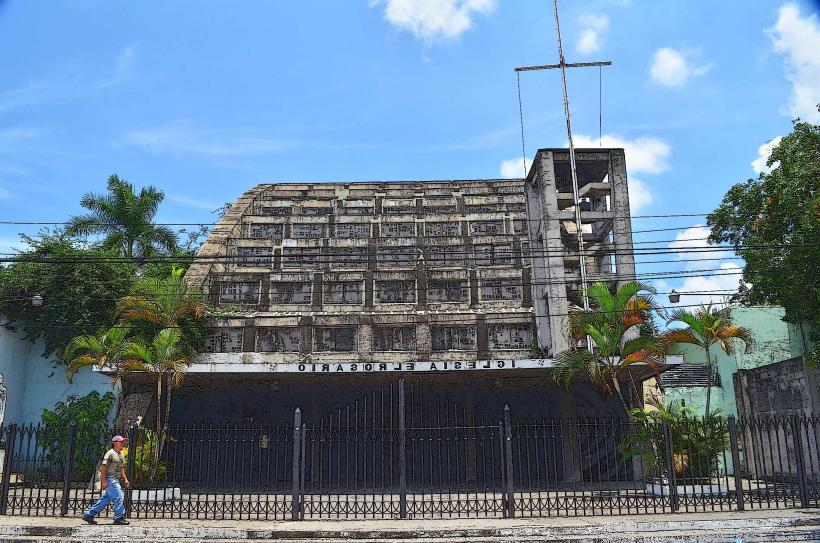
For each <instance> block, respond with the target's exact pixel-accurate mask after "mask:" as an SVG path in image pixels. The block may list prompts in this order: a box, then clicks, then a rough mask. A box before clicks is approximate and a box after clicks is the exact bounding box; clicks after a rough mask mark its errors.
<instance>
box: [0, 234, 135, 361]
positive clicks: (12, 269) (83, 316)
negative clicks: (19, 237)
mask: <svg viewBox="0 0 820 543" xmlns="http://www.w3.org/2000/svg"><path fill="white" fill-rule="evenodd" d="M23 239H24V240H25V241H26V242H27V243H28V244H29V246H30V247H31V248H30V249H29V250H28V251H26V252H23V253H21V254H20V255H19V256H18V257H17V261H16V262H14V263H12V264H11V265H9V266H7V267H2V268H0V314H2V316H3V319H4V321H5V322H4V325H5V327H6V328H7V329H10V330H15V329H19V330H21V331H22V332H23V334H24V339H26V340H29V341H32V342H33V341H36V340H37V339H40V338H42V339H43V340H44V342H45V348H44V352H43V356H48V355H50V354H51V353H53V352H55V351H58V352H62V351H63V349H64V348H65V346H66V345H67V344H68V342H69V341H70V340H71V338H73V337H74V336H77V335H83V334H93V333H96V332H97V331H98V330H99V329H101V328H103V327H105V326H108V325H109V324H110V323H111V321H112V318H113V312H114V308H115V307H116V305H117V301H118V300H119V299H120V298H121V297H123V296H125V295H126V294H128V293H129V292H130V291H131V289H132V286H133V284H134V279H135V269H134V265H133V264H131V263H128V262H122V261H120V260H111V257H116V256H117V255H116V254H115V253H113V252H112V251H111V250H109V249H106V248H103V247H90V248H87V247H84V246H83V244H82V243H80V242H79V241H77V240H76V239H74V238H71V237H70V236H67V235H66V234H65V232H60V231H58V232H42V233H41V234H40V236H38V237H37V238H32V237H27V236H23ZM36 294H38V295H40V296H42V297H43V306H42V307H34V306H33V305H32V303H31V297H32V296H34V295H36Z"/></svg>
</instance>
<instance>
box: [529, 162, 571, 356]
mask: <svg viewBox="0 0 820 543" xmlns="http://www.w3.org/2000/svg"><path fill="white" fill-rule="evenodd" d="M553 160H554V158H553V153H552V152H551V151H547V152H544V153H540V154H539V160H538V162H537V164H536V165H535V166H537V168H538V170H537V176H538V189H539V190H538V198H539V200H540V203H541V221H542V223H543V249H544V250H543V251H542V253H543V256H542V259H538V258H536V260H542V262H543V263H544V270H545V278H544V279H545V281H537V282H539V283H542V282H545V283H547V284H548V286H546V287H544V290H543V291H542V292H543V293H544V294H545V295H546V297H547V303H546V315H547V316H548V317H547V319H545V318H544V317H541V320H542V321H547V322H546V323H545V324H546V326H545V327H546V328H547V330H549V335H550V341H549V344H547V345H543V346H546V347H549V348H550V351H551V352H552V354H553V355H555V354H556V353H559V352H561V351H564V350H566V349H567V348H569V343H568V342H567V340H566V338H565V337H564V320H565V319H566V316H565V315H566V314H567V313H568V309H569V305H568V302H567V287H566V284H565V275H564V257H563V253H564V244H563V242H562V241H561V223H560V221H558V220H557V219H558V217H559V209H558V186H557V180H556V177H555V166H554V162H553ZM534 250H535V249H534ZM537 290H538V291H541V289H537ZM538 328H539V340H540V339H541V337H540V331H541V329H543V328H544V327H542V326H541V325H539V327H538Z"/></svg>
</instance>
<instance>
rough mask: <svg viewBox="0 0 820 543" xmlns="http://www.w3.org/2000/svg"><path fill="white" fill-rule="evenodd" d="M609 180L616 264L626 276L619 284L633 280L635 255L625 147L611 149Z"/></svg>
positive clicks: (619, 272) (618, 269) (621, 273)
mask: <svg viewBox="0 0 820 543" xmlns="http://www.w3.org/2000/svg"><path fill="white" fill-rule="evenodd" d="M609 157H610V160H609V182H610V183H611V184H612V191H611V194H612V213H613V215H614V219H613V221H612V234H613V238H614V241H615V246H616V247H617V251H618V254H617V255H616V256H615V266H616V268H617V273H618V275H619V276H622V277H623V276H626V278H625V279H621V280H620V281H619V284H623V283H625V282H629V281H631V280H633V279H632V278H633V277H634V276H635V257H634V256H633V254H632V221H631V220H630V218H629V217H630V211H629V187H628V183H627V177H626V158H625V156H624V150H623V149H611V150H610V151H609Z"/></svg>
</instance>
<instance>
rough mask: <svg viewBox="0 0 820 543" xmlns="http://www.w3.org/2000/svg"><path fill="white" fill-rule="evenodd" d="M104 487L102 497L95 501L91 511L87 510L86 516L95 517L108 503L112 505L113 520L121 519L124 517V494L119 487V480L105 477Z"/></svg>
mask: <svg viewBox="0 0 820 543" xmlns="http://www.w3.org/2000/svg"><path fill="white" fill-rule="evenodd" d="M105 482H106V487H105V492H103V495H102V496H100V499H99V500H97V503H95V504H94V505H93V506H92V507H91V509H89V510H88V512H87V513H86V515H88V516H90V517H94V516H97V514H98V513H99V512H100V511H102V510H103V509H105V507H106V506H107V505H108V504H109V503H112V502H113V503H114V518H115V519H118V518H122V517H123V516H124V515H125V505H124V503H123V502H125V494H123V492H122V487H121V486H120V480H119V478H117V477H106V478H105Z"/></svg>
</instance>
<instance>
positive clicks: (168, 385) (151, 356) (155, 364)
mask: <svg viewBox="0 0 820 543" xmlns="http://www.w3.org/2000/svg"><path fill="white" fill-rule="evenodd" d="M189 362H190V358H189V356H188V353H187V350H186V349H185V347H184V345H183V339H182V333H181V332H180V331H179V329H176V328H166V329H164V330H161V331H160V332H159V333H157V335H155V336H154V337H153V338H152V339H151V341H150V342H148V343H142V342H139V341H135V342H132V343H131V345H130V346H129V347H128V349H127V350H126V352H125V353H124V354H123V357H122V359H121V361H120V362H119V363H118V364H117V366H116V368H115V371H114V377H115V378H118V379H119V378H122V377H123V376H125V375H127V374H130V373H140V374H143V375H146V376H148V378H149V379H150V380H151V381H153V382H155V383H156V400H157V401H156V412H157V420H156V430H157V432H158V433H159V438H158V444H157V446H156V447H155V448H154V452H155V461H156V462H155V466H157V467H158V466H159V465H160V456H161V454H162V450H163V448H164V447H165V442H166V440H167V438H168V427H169V425H170V422H171V391H172V390H173V389H175V388H179V386H180V385H181V384H182V381H183V379H184V378H185V372H186V370H187V367H188V364H189ZM154 475H155V473H154V472H152V474H151V479H153V477H154Z"/></svg>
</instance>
